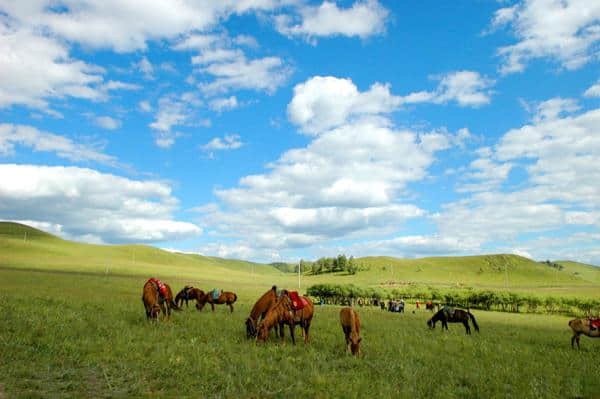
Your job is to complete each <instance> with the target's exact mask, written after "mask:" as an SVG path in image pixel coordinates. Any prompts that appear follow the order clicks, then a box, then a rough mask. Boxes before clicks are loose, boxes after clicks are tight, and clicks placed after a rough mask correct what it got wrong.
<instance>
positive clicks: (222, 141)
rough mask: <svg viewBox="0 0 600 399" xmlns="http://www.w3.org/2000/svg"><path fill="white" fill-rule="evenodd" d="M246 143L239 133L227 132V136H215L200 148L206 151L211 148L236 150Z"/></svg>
mask: <svg viewBox="0 0 600 399" xmlns="http://www.w3.org/2000/svg"><path fill="white" fill-rule="evenodd" d="M242 145H244V143H242V141H241V140H240V136H239V135H238V134H226V135H225V137H223V138H220V137H215V138H213V139H212V140H211V141H209V142H208V143H206V144H204V145H203V146H201V147H200V148H202V149H203V150H205V151H211V150H221V151H223V150H236V149H238V148H240V147H241V146H242Z"/></svg>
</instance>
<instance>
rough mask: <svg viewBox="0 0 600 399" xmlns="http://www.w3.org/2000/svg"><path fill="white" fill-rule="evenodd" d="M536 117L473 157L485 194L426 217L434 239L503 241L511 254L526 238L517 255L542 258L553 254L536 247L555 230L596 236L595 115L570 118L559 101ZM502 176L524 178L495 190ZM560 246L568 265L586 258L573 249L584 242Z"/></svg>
mask: <svg viewBox="0 0 600 399" xmlns="http://www.w3.org/2000/svg"><path fill="white" fill-rule="evenodd" d="M535 109H536V111H537V112H538V113H537V114H536V115H534V118H533V123H532V124H528V125H525V126H522V127H520V128H517V129H511V130H509V131H508V132H506V133H505V134H504V135H503V136H502V137H501V139H500V140H499V141H498V143H497V144H496V145H495V146H493V147H492V148H488V149H487V150H486V151H482V152H480V154H481V155H485V158H481V159H478V160H476V161H474V162H473V163H472V164H471V170H472V172H470V178H471V179H472V180H476V181H478V184H481V185H485V184H486V183H487V184H489V185H490V187H489V188H488V189H486V190H475V192H474V193H473V194H472V195H471V196H468V197H465V198H464V199H462V200H460V201H456V202H452V203H449V204H446V205H445V206H444V207H443V210H442V212H440V213H438V214H435V215H433V216H432V220H434V221H435V222H436V223H437V224H438V226H439V231H440V234H441V235H443V236H454V237H459V238H467V237H470V238H471V239H473V240H477V241H478V242H479V243H480V244H481V245H484V244H486V243H489V242H493V241H496V240H504V242H505V246H506V248H509V247H510V246H511V245H512V246H513V247H514V240H516V239H517V238H518V237H519V236H521V235H530V236H531V237H533V238H532V239H530V240H528V241H527V240H525V241H522V242H520V244H519V246H520V248H521V249H522V250H524V251H525V250H526V251H528V252H529V253H531V254H533V255H537V256H538V257H542V258H547V257H550V255H549V254H550V253H554V252H553V249H552V246H545V247H544V245H542V242H546V244H547V241H544V238H543V237H544V234H546V233H550V232H560V231H561V230H562V231H563V232H562V233H561V236H564V235H565V234H564V229H565V226H568V228H569V230H573V231H577V229H582V228H586V229H589V228H593V229H594V228H595V229H598V228H600V218H599V216H598V215H600V208H599V207H598V204H599V203H600V184H599V183H598V182H600V172H599V170H598V168H597V167H596V160H597V159H600V135H599V134H598V126H600V109H592V110H589V111H586V112H581V113H579V114H574V112H576V110H577V109H578V108H577V107H576V106H575V104H574V103H573V102H571V101H565V100H564V99H560V98H558V99H551V100H548V101H545V102H543V103H540V104H539V105H538V106H537V107H536V108H535ZM509 169H510V170H513V169H518V170H521V171H523V172H524V174H525V177H524V178H523V179H524V181H522V182H518V184H517V185H515V186H510V185H508V186H507V185H504V186H502V187H500V184H499V183H500V182H502V181H504V180H505V178H506V171H507V170H509ZM577 237H580V238H581V242H579V243H578V242H577ZM560 240H563V238H560ZM564 240H565V241H564V242H561V248H563V249H564V248H567V249H565V251H566V252H564V253H563V254H567V253H568V254H569V256H568V257H569V258H573V259H581V257H582V256H583V254H584V253H587V254H588V255H586V256H591V255H590V254H591V253H590V252H589V251H588V250H587V249H584V248H581V247H580V245H582V243H585V242H586V241H585V240H586V238H585V237H584V236H581V235H578V234H572V236H571V238H570V240H571V242H570V243H569V242H567V240H566V239H564ZM544 251H547V252H546V253H544ZM596 259H600V258H596Z"/></svg>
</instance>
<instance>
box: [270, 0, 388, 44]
mask: <svg viewBox="0 0 600 399" xmlns="http://www.w3.org/2000/svg"><path fill="white" fill-rule="evenodd" d="M298 11H299V14H300V15H299V17H298V18H293V17H291V16H289V15H279V16H278V17H276V18H275V25H276V29H277V30H278V31H279V32H281V33H282V34H284V35H288V36H302V37H305V38H307V39H309V40H311V39H312V38H314V37H319V36H320V37H324V36H338V35H339V36H357V37H360V38H366V37H368V36H372V35H377V34H381V33H383V32H385V23H386V21H387V18H388V15H389V11H388V10H387V9H386V8H384V7H383V6H381V5H380V4H379V2H378V1H377V0H366V1H357V2H355V3H354V4H352V6H351V7H349V8H346V9H341V8H338V6H337V4H336V3H335V2H330V1H324V2H323V3H322V4H321V5H320V6H309V5H305V6H302V7H300V8H299V10H298ZM298 19H300V21H299V22H298Z"/></svg>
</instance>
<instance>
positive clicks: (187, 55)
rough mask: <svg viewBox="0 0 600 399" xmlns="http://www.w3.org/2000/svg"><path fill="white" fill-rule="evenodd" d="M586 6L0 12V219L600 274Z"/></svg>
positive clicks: (597, 94)
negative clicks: (510, 261)
mask: <svg viewBox="0 0 600 399" xmlns="http://www.w3.org/2000/svg"><path fill="white" fill-rule="evenodd" d="M599 49H600V3H598V2H597V1H593V0H561V1H558V0H526V1H491V0H490V1H475V0H474V1H458V2H453V3H452V4H450V3H448V4H446V3H445V2H439V1H421V2H402V1H378V0H366V1H360V0H356V1H337V2H336V1H325V2H321V1H305V0H244V1H233V0H230V1H225V0H223V1H189V2H178V1H165V0H160V1H159V0H151V1H145V2H143V5H140V2H137V1H133V0H121V1H116V0H112V1H107V0H83V1H69V0H59V1H56V0H52V1H50V0H28V1H22V2H14V1H10V0H0V54H2V57H0V219H2V220H13V221H20V222H24V223H28V224H30V225H32V226H35V227H38V228H41V229H43V230H46V231H49V232H52V233H54V234H58V235H59V236H61V237H64V238H67V239H73V240H79V241H86V242H93V243H132V242H133V243H146V244H150V245H154V246H157V247H161V248H165V249H171V250H178V251H186V252H195V253H200V254H204V255H214V256H221V257H228V258H242V259H249V260H258V261H265V262H270V261H280V260H284V261H295V260H298V259H300V258H304V259H315V258H318V257H321V256H334V255H337V254H339V253H345V254H347V255H348V256H350V255H354V256H365V255H392V256H398V257H421V256H437V255H471V254H481V253H516V254H520V255H524V256H528V257H531V258H534V259H539V260H545V259H573V260H579V261H583V262H589V263H594V264H600V246H599V245H598V243H599V239H600V231H599V226H600V207H599V205H598V204H600V168H599V167H598V160H599V158H600V131H599V129H600V128H599V127H600V101H599V99H600V62H599V61H600V60H599V55H600V52H599Z"/></svg>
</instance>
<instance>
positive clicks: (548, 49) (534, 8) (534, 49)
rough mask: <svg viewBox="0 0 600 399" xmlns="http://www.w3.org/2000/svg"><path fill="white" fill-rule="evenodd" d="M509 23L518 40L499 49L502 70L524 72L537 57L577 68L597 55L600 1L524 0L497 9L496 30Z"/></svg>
mask: <svg viewBox="0 0 600 399" xmlns="http://www.w3.org/2000/svg"><path fill="white" fill-rule="evenodd" d="M502 26H509V27H510V28H511V29H512V32H513V33H514V35H515V37H516V38H517V40H518V41H517V43H515V44H512V45H509V46H504V47H501V48H500V49H498V54H499V55H500V56H501V57H502V58H503V64H502V66H501V72H502V73H505V74H507V73H514V72H522V71H523V70H524V69H525V67H526V65H527V63H528V62H529V61H531V60H533V59H536V58H552V59H555V60H557V61H558V62H559V63H560V64H561V66H562V67H564V68H567V69H576V68H579V67H581V66H582V65H584V64H585V63H587V62H588V61H589V60H590V59H592V58H593V57H594V51H595V50H594V49H595V48H596V46H597V44H598V41H599V40H600V3H598V2H594V1H592V2H590V1H587V0H524V1H523V2H521V3H519V4H516V5H513V6H511V7H505V8H502V9H500V10H498V11H496V13H495V16H494V19H493V21H492V29H498V28H500V27H502Z"/></svg>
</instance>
